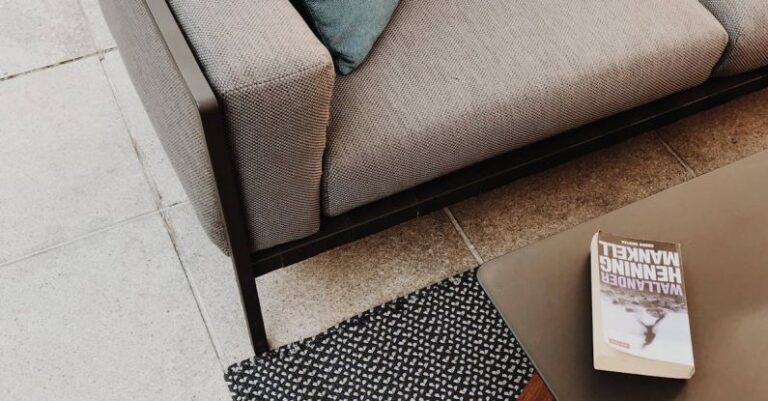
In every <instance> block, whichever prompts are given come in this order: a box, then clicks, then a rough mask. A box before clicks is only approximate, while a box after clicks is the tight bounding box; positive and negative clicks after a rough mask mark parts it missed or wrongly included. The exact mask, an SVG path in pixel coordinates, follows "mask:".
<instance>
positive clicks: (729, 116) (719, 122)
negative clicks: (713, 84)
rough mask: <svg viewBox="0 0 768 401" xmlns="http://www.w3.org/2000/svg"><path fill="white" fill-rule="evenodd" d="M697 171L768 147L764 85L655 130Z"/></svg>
mask: <svg viewBox="0 0 768 401" xmlns="http://www.w3.org/2000/svg"><path fill="white" fill-rule="evenodd" d="M658 131H659V134H660V135H661V136H662V138H664V140H665V141H667V143H669V145H670V146H671V147H672V149H674V150H675V152H677V154H678V155H680V157H681V158H682V159H683V160H684V161H685V163H687V164H688V165H689V166H690V167H691V168H692V169H693V170H694V171H695V172H696V173H697V174H703V173H706V172H709V171H712V170H714V169H717V168H719V167H722V166H725V165H726V164H730V163H732V162H735V161H737V160H739V159H742V158H744V157H747V156H749V155H751V154H754V153H757V152H760V151H762V150H765V149H768V89H763V90H762V91H759V92H756V93H753V94H751V95H748V96H744V97H741V98H738V99H736V100H733V101H731V102H729V103H726V104H723V105H720V106H718V107H715V108H713V109H711V110H708V111H705V112H702V113H699V114H696V115H693V116H691V117H688V118H686V119H683V120H680V121H678V122H676V123H674V124H671V125H668V126H666V127H663V128H661V129H659V130H658Z"/></svg>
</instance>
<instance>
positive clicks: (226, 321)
mask: <svg viewBox="0 0 768 401" xmlns="http://www.w3.org/2000/svg"><path fill="white" fill-rule="evenodd" d="M169 215H170V219H169V220H170V225H171V227H172V231H173V232H174V235H175V237H176V244H177V247H178V249H179V253H180V255H181V258H182V262H183V263H184V264H185V266H186V268H187V270H188V273H189V276H190V280H191V281H192V283H193V286H195V287H196V292H197V293H198V296H199V300H200V303H201V305H202V308H203V309H204V313H205V315H206V320H207V321H208V324H209V328H210V330H211V332H212V333H213V337H214V341H215V342H216V343H217V347H219V354H220V355H221V356H222V359H223V361H224V362H225V364H226V365H228V364H230V363H234V362H237V361H240V360H242V359H244V358H246V357H250V356H251V354H252V351H251V349H250V348H249V344H248V340H247V337H246V336H247V332H246V328H245V324H244V322H243V320H242V319H243V318H242V313H241V311H240V302H239V299H238V294H237V290H236V284H235V278H234V273H232V267H231V265H230V262H229V260H228V259H227V258H225V257H224V256H223V255H222V254H221V253H220V252H219V251H218V249H216V248H215V247H214V246H213V245H212V244H210V242H209V241H208V239H207V238H206V237H205V234H203V232H202V229H201V228H200V227H199V224H198V223H197V221H196V219H195V217H194V214H193V212H192V209H191V207H189V206H186V205H185V206H183V207H176V208H173V209H171V211H169ZM476 265H477V263H476V262H475V260H474V259H473V258H472V256H471V254H470V253H469V251H468V249H467V248H466V246H465V244H464V243H463V242H462V240H461V238H460V237H459V236H458V234H457V233H456V231H455V230H454V228H453V226H452V225H451V223H450V222H449V220H448V219H447V217H446V216H445V215H444V214H443V213H442V212H438V213H435V214H432V215H428V216H425V217H422V218H419V219H417V220H414V221H410V222H408V223H405V224H402V225H400V226H397V227H394V228H392V229H389V230H386V231H384V232H381V233H378V234H374V235H372V236H370V237H367V238H364V239H362V240H359V241H357V242H354V243H351V244H348V245H345V246H342V247H340V248H337V249H334V250H331V251H329V252H326V253H324V254H321V255H318V256H316V257H314V258H311V259H308V260H306V261H304V262H300V263H298V264H296V265H293V266H289V267H287V268H284V269H281V270H278V271H275V272H273V273H270V274H267V275H265V276H262V277H260V278H258V279H257V286H258V288H259V292H260V298H261V302H262V309H263V311H264V316H265V321H266V327H267V336H268V339H269V342H270V346H271V347H278V346H281V345H284V344H288V343H291V342H294V341H297V340H300V339H303V338H306V337H310V336H313V335H316V334H319V333H321V332H322V331H323V330H325V329H327V328H329V327H331V326H333V325H334V324H337V323H339V322H341V321H343V320H345V319H348V318H351V317H353V316H355V315H357V314H359V313H361V312H364V311H366V310H368V309H370V308H372V307H374V306H377V305H380V304H382V303H384V302H387V301H389V300H392V299H394V298H396V297H398V296H401V295H405V294H408V293H410V292H412V291H415V290H417V289H419V288H422V287H425V286H427V285H429V284H431V283H434V282H437V281H440V280H441V279H443V278H445V277H449V276H451V275H453V274H456V273H459V272H462V271H465V270H467V269H470V268H472V267H474V266H476Z"/></svg>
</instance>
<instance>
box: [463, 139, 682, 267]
mask: <svg viewBox="0 0 768 401" xmlns="http://www.w3.org/2000/svg"><path fill="white" fill-rule="evenodd" d="M687 178H691V177H690V175H689V174H688V173H687V171H686V170H685V169H684V168H683V166H682V165H681V164H680V163H679V162H678V161H677V159H675V158H674V156H672V154H671V153H669V152H668V151H667V150H666V148H665V147H664V145H663V144H662V143H661V141H659V139H658V138H657V137H656V136H655V134H653V133H648V134H643V135H642V136H639V137H636V138H633V139H630V140H628V141H625V142H623V143H621V144H619V145H616V146H612V147H609V148H606V149H603V150H600V151H597V152H594V153H590V154H588V155H586V156H583V157H581V158H579V159H576V160H573V161H571V162H568V163H565V164H563V165H560V166H558V167H555V168H552V169H549V170H546V171H544V172H541V173H538V174H535V175H533V176H530V177H526V178H523V179H520V180H518V181H515V182H513V183H511V184H509V185H507V186H504V187H502V188H500V189H497V190H495V191H492V192H489V193H486V194H483V195H480V196H478V197H475V198H471V199H469V200H467V201H464V202H462V203H459V204H457V205H454V206H451V210H452V211H453V213H454V215H455V216H456V219H457V220H458V222H459V224H460V225H461V227H462V228H463V230H464V232H465V233H466V234H467V236H468V237H469V239H470V241H471V242H472V243H473V244H474V246H475V247H476V248H477V250H478V252H479V253H480V255H481V256H482V257H483V259H484V260H489V259H492V258H494V257H497V256H500V255H503V254H504V253H507V252H509V251H512V250H514V249H517V248H520V247H522V246H525V245H528V244H530V243H532V242H535V241H538V240H541V239H543V238H545V237H548V236H550V235H553V234H555V233H558V232H560V231H563V230H566V229H568V228H570V227H573V226H575V225H576V224H579V223H582V222H584V221H587V220H589V219H592V218H595V217H598V216H600V215H603V214H606V213H608V212H610V211H613V210H615V209H618V208H620V207H622V206H624V205H627V204H629V203H632V202H634V201H636V200H639V199H642V198H645V197H647V196H649V195H651V194H654V193H656V192H659V191H661V190H663V189H666V188H669V187H672V186H674V185H677V184H680V183H682V182H683V181H685V180H686V179H687Z"/></svg>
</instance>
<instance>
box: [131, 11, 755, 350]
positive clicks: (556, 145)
mask: <svg viewBox="0 0 768 401" xmlns="http://www.w3.org/2000/svg"><path fill="white" fill-rule="evenodd" d="M146 1H147V5H148V6H149V9H150V14H151V17H152V18H153V19H154V22H155V24H156V25H157V27H158V29H159V31H160V34H161V36H162V38H163V40H164V41H165V44H166V46H167V47H168V49H169V50H170V53H171V56H172V58H173V61H174V63H175V64H176V66H177V67H178V68H179V71H181V75H182V77H183V80H184V81H185V84H186V86H187V87H188V89H189V91H190V92H191V93H192V95H193V97H194V99H195V101H196V103H197V106H198V110H199V113H200V118H201V120H202V122H203V129H204V132H205V140H206V142H207V146H208V152H209V157H210V161H211V165H212V167H213V172H214V176H215V179H216V186H217V189H218V195H219V199H220V205H221V209H222V214H223V216H224V222H225V225H226V231H227V235H228V240H229V245H230V249H231V251H232V255H231V257H232V263H233V265H234V268H235V272H236V275H237V279H238V284H239V287H240V294H241V297H242V305H243V309H244V313H245V317H246V320H247V324H248V329H249V331H250V337H251V342H252V345H253V349H254V352H255V353H256V354H260V353H262V352H264V351H266V350H267V341H266V332H265V329H264V322H263V317H262V313H261V307H260V304H259V298H258V293H257V289H256V283H255V278H256V277H258V276H261V275H263V274H266V273H269V272H271V271H273V270H276V269H279V268H281V267H284V266H287V265H290V264H293V263H296V262H299V261H301V260H304V259H307V258H309V257H311V256H314V255H316V254H318V253H320V252H323V251H326V250H329V249H331V248H334V247H337V246H340V245H342V244H345V243H348V242H351V241H354V240H356V239H359V238H362V237H364V236H367V235H369V234H372V233H375V232H378V231H381V230H384V229H386V228H389V227H392V226H394V225H397V224H399V223H402V222H405V221H407V220H410V219H413V218H416V217H418V216H419V215H423V214H426V213H430V212H432V211H435V210H438V209H440V208H443V207H446V206H448V205H451V204H453V203H456V202H458V201H461V200H463V199H466V198H469V197H472V196H475V195H478V194H480V193H483V192H486V191H488V190H491V189H493V188H496V187H499V186H501V185H504V184H507V183H509V182H511V181H513V180H515V179H517V178H520V177H523V176H526V175H529V174H531V173H534V172H537V171H540V170H542V169H546V168H549V167H552V166H554V165H557V164H560V163H563V162H565V161H568V160H570V159H573V158H574V157H577V156H579V155H583V154H585V153H587V152H590V151H593V150H596V149H599V148H601V147H605V146H607V145H610V144H613V143H616V142H618V141H620V140H622V139H625V138H628V137H631V136H634V135H637V134H639V133H642V132H645V131H648V130H651V129H654V128H657V127H660V126H663V125H666V124H669V123H671V122H673V121H676V120H678V119H680V118H683V117H686V116H689V115H691V114H694V113H697V112H699V111H702V110H705V109H708V108H711V107H713V106H716V105H718V104H721V103H723V102H726V101H728V100H731V99H733V98H736V97H738V96H742V95H745V94H747V93H750V92H753V91H756V90H758V89H761V88H764V87H767V86H768V68H762V69H759V70H755V71H751V72H748V73H744V74H741V75H738V76H733V77H727V78H713V79H710V80H708V81H707V82H705V83H703V84H702V85H700V86H697V87H695V88H692V89H688V90H686V91H683V92H680V93H677V94H674V95H671V96H668V97H666V98H663V99H660V100H657V101H654V102H652V103H649V104H646V105H643V106H640V107H637V108H635V109H632V110H629V111H626V112H622V113H619V114H616V115H614V116H611V117H608V118H605V119H603V120H600V121H597V122H594V123H591V124H588V125H585V126H582V127H579V128H576V129H573V130H570V131H567V132H564V133H562V134H560V135H557V136H555V137H552V138H549V139H545V140H543V141H540V142H537V143H534V144H532V145H528V146H525V147H523V148H521V149H517V150H513V151H511V152H509V153H506V154H503V155H501V156H498V157H495V158H492V159H489V160H486V161H484V162H481V163H478V164H476V165H473V166H470V167H467V168H464V169H462V170H459V171H456V172H454V173H451V174H448V175H446V176H443V177H440V178H437V179H435V180H432V181H430V182H427V183H425V184H422V185H419V186H417V187H415V188H412V189H410V190H407V191H404V192H401V193H399V194H396V195H393V196H390V197H388V198H385V199H382V200H380V201H377V202H374V203H372V204H369V205H366V206H363V207H360V208H358V209H355V210H352V211H350V212H347V213H345V214H343V215H341V216H338V217H333V218H326V217H324V218H323V220H322V223H321V227H320V231H319V232H317V233H316V234H314V235H312V236H309V237H307V238H304V239H301V240H298V241H294V242H291V243H287V244H283V245H279V246H275V247H273V248H270V249H266V250H262V251H258V252H255V253H252V252H251V250H250V247H249V244H250V240H249V237H248V230H247V228H246V226H245V223H244V222H245V219H244V218H243V216H244V214H243V209H242V207H241V204H240V192H239V189H238V184H237V181H236V179H235V175H234V169H233V166H232V163H231V159H230V144H229V143H228V140H227V135H226V132H225V124H224V119H223V116H222V114H221V112H220V109H219V103H218V100H217V98H216V95H215V94H214V92H213V90H212V89H211V87H210V85H209V83H208V81H207V79H206V77H205V74H204V73H203V71H202V69H201V67H200V66H199V64H198V63H197V60H196V59H195V55H194V52H193V51H192V49H191V48H190V46H189V44H188V43H187V41H186V39H185V37H184V34H183V32H182V30H181V29H180V27H179V26H178V24H177V22H176V19H175V18H174V15H173V13H172V11H171V10H170V8H169V7H168V5H167V4H166V2H165V0H146Z"/></svg>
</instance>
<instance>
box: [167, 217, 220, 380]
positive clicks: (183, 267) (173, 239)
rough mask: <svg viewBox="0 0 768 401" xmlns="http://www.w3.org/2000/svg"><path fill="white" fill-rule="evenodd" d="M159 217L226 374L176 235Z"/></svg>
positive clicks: (198, 293)
mask: <svg viewBox="0 0 768 401" xmlns="http://www.w3.org/2000/svg"><path fill="white" fill-rule="evenodd" d="M160 216H161V218H162V220H163V225H164V226H165V231H166V232H167V233H168V237H169V238H170V240H171V246H173V252H175V253H176V259H177V260H178V261H179V265H180V266H181V271H182V273H183V274H184V278H185V279H186V281H187V286H188V287H189V291H190V292H191V293H192V298H193V299H194V300H195V306H196V307H197V312H198V313H199V314H200V318H201V319H202V321H203V327H204V328H205V333H206V334H207V335H208V341H210V342H211V348H213V353H214V354H215V355H216V361H217V362H218V363H219V368H221V370H222V371H223V372H226V367H225V366H224V362H223V361H222V358H221V353H220V351H219V346H218V344H217V343H216V340H215V339H214V337H213V332H211V326H210V324H209V320H210V319H209V318H208V313H207V311H206V310H205V305H204V304H203V302H202V301H201V297H200V292H199V291H198V290H197V287H196V286H195V285H194V284H193V280H192V277H191V275H190V274H189V270H188V269H187V266H186V264H185V263H184V261H183V260H182V258H181V254H180V253H179V246H178V239H177V238H176V233H175V232H174V231H173V228H172V227H171V222H170V221H169V219H168V216H167V215H166V213H164V212H161V213H160Z"/></svg>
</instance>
